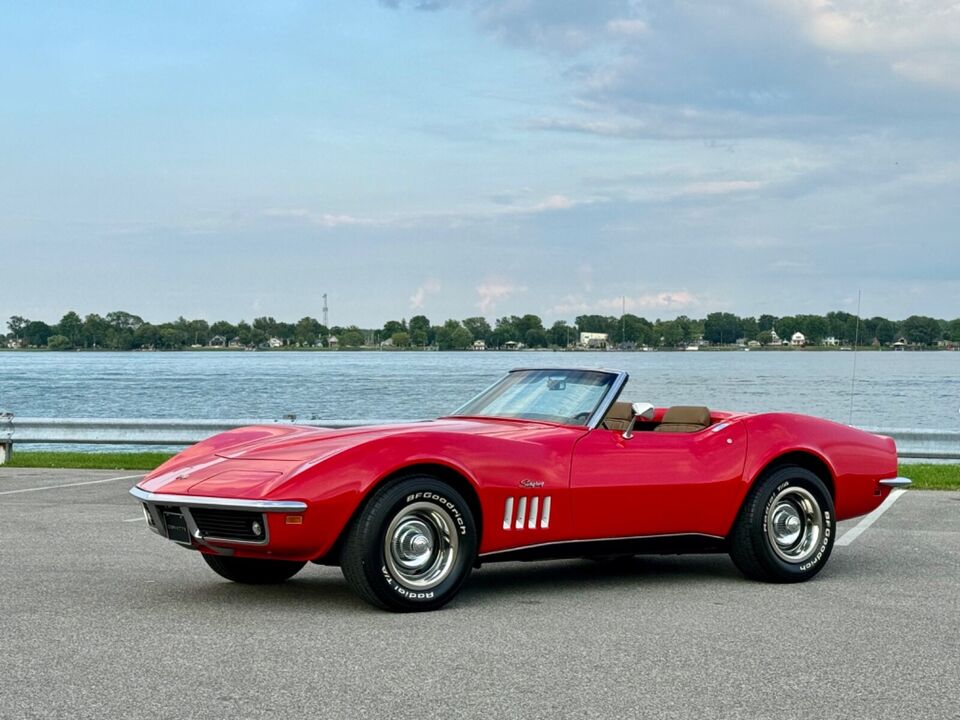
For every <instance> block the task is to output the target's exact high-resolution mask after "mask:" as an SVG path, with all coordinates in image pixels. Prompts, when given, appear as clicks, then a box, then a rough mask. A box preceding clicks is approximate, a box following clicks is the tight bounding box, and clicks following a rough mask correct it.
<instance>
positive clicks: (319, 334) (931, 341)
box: [6, 311, 960, 350]
mask: <svg viewBox="0 0 960 720" xmlns="http://www.w3.org/2000/svg"><path fill="white" fill-rule="evenodd" d="M7 328H8V330H9V331H10V332H9V334H8V335H7V336H6V340H7V345H8V346H11V347H32V348H49V349H51V350H71V349H75V348H88V349H89V348H102V349H107V350H182V349H186V348H190V347H206V346H211V345H222V346H231V347H244V348H251V347H261V346H264V345H266V344H267V343H269V342H270V341H271V340H272V341H273V344H274V345H276V344H279V345H282V346H285V347H301V348H305V347H332V346H334V345H335V346H337V347H364V346H380V345H382V344H387V345H390V346H393V347H397V348H409V347H420V348H425V347H431V348H438V349H440V350H462V349H467V348H470V347H472V346H473V344H474V342H475V341H477V340H482V341H483V343H484V344H485V345H486V347H488V348H503V347H512V346H516V344H521V345H523V346H524V347H530V348H550V347H556V348H565V347H570V346H572V345H575V344H576V343H577V341H578V340H579V337H580V333H581V332H592V333H606V334H607V335H608V337H609V344H610V345H611V346H619V345H623V346H626V347H633V346H649V347H659V348H672V347H682V346H684V345H688V344H690V343H696V342H700V341H705V342H708V343H710V344H712V345H721V346H722V345H732V344H734V343H736V342H738V341H744V340H746V341H750V340H755V341H757V342H759V343H761V344H763V345H767V344H771V343H772V342H774V341H775V339H776V338H781V339H784V340H789V339H790V338H791V337H792V336H793V334H794V333H796V332H801V333H803V334H804V336H805V337H806V339H807V342H808V344H821V343H822V342H823V341H825V340H826V339H827V338H833V339H834V340H835V341H836V342H837V343H839V344H843V345H853V344H854V343H858V344H859V345H861V346H867V345H890V344H891V343H893V342H895V341H897V340H901V339H902V340H903V341H904V342H906V343H909V344H911V345H917V346H929V345H935V344H937V343H938V342H940V341H943V340H946V341H951V342H960V318H957V319H955V320H949V321H948V320H941V319H936V318H932V317H926V316H922V315H911V316H910V317H908V318H906V319H904V320H899V321H898V320H889V319H887V318H883V317H872V318H861V319H860V320H859V322H858V320H857V317H856V316H855V315H852V314H850V313H847V312H842V311H836V312H829V313H827V314H826V315H791V316H786V317H777V316H775V315H760V316H759V317H740V316H738V315H734V314H733V313H726V312H715V313H710V314H709V315H707V316H706V317H705V318H699V319H695V318H689V317H687V316H685V315H681V316H680V317H678V318H676V319H674V320H659V319H657V320H653V321H651V320H648V319H646V318H643V317H639V316H637V315H633V314H630V313H627V314H624V315H622V316H620V317H614V316H605V315H580V316H578V317H577V318H576V319H575V320H574V321H573V323H568V322H567V321H566V320H558V321H556V322H555V323H553V324H552V325H551V326H550V327H546V326H544V324H543V321H542V320H541V319H540V317H539V316H537V315H532V314H528V315H523V316H518V315H509V316H504V317H501V318H499V319H497V320H496V321H495V322H494V323H493V324H491V323H490V322H489V321H488V320H487V319H486V318H484V317H469V318H465V319H463V320H454V319H451V320H447V321H446V322H444V323H443V324H442V325H434V324H432V323H431V322H430V320H429V319H428V318H427V317H426V316H424V315H416V316H414V317H412V318H410V319H409V320H406V319H401V320H388V321H387V322H386V323H384V325H383V327H382V328H372V329H371V328H367V329H362V328H359V327H357V326H355V325H351V326H348V327H340V326H333V327H330V328H328V327H326V326H324V325H323V324H322V323H320V322H319V321H318V320H317V319H316V318H312V317H309V316H308V317H303V318H301V319H300V320H298V321H297V322H295V323H287V322H280V321H277V320H275V319H274V318H272V317H259V318H255V319H254V320H253V322H250V323H248V322H246V321H244V320H241V321H240V322H239V323H236V324H234V323H230V322H228V321H226V320H218V321H216V322H214V323H209V322H207V321H206V320H187V319H186V318H183V317H180V318H178V319H177V320H175V321H173V322H166V323H160V324H154V323H149V322H146V321H144V320H143V318H141V317H140V316H138V315H133V314H131V313H128V312H123V311H115V312H110V313H107V314H106V315H105V316H101V315H98V314H95V313H94V314H89V315H86V316H85V317H82V318H81V317H80V315H79V314H78V313H76V312H74V311H70V312H68V313H67V314H65V315H64V316H63V317H62V318H61V319H60V322H58V323H56V324H53V325H49V324H47V323H45V322H43V321H41V320H29V319H27V318H25V317H21V316H18V315H15V316H13V317H11V318H10V320H9V321H8V322H7Z"/></svg>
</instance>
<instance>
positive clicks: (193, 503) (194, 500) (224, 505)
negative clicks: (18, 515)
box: [130, 481, 909, 513]
mask: <svg viewBox="0 0 960 720" xmlns="http://www.w3.org/2000/svg"><path fill="white" fill-rule="evenodd" d="M908 482H909V481H908ZM130 494H131V495H133V496H134V497H135V498H136V499H137V500H139V501H140V502H145V503H160V504H161V505H180V506H186V507H208V508H221V509H223V510H259V511H260V512H289V513H298V512H304V511H305V510H306V509H307V504H306V503H305V502H300V501H299V500H242V499H240V498H220V497H208V496H205V495H168V494H167V493H152V492H147V491H146V490H141V489H140V488H138V487H134V488H131V489H130Z"/></svg>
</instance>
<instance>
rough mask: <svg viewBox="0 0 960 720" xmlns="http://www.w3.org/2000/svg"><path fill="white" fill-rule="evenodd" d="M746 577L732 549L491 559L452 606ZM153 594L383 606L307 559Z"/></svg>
mask: <svg viewBox="0 0 960 720" xmlns="http://www.w3.org/2000/svg"><path fill="white" fill-rule="evenodd" d="M716 582H719V583H740V582H745V581H744V579H743V576H742V575H740V573H739V572H738V571H737V569H736V568H735V567H734V565H733V564H732V563H731V562H730V560H729V558H728V557H727V556H726V555H685V556H682V557H679V556H637V557H618V558H604V559H600V560H593V559H574V560H553V561H542V562H510V563H491V564H489V565H486V566H484V567H483V568H482V569H480V570H475V571H474V572H473V573H472V575H471V577H470V579H469V580H468V581H467V583H466V585H465V586H464V587H463V589H462V590H461V592H460V595H459V596H458V597H457V598H455V599H454V600H453V603H452V604H451V607H459V608H461V609H465V608H467V607H470V606H475V605H477V604H484V603H486V602H488V601H492V600H494V599H495V598H496V597H498V596H500V597H506V598H509V597H512V596H514V595H516V594H523V595H524V596H526V597H529V596H530V594H531V593H534V594H540V595H542V598H543V600H547V599H549V598H550V597H553V596H555V593H556V591H557V590H562V591H564V592H567V591H569V590H570V589H572V588H576V589H579V590H582V591H589V592H598V591H599V592H603V591H607V590H622V589H628V588H631V587H636V588H637V589H641V588H643V589H648V590H649V589H651V588H654V587H668V586H669V587H670V588H676V587H677V586H682V585H687V584H690V585H693V584H703V583H716ZM149 596H150V598H151V600H152V601H154V602H160V603H163V604H164V605H165V606H167V607H170V606H171V605H185V604H189V606H190V607H191V608H192V610H194V611H196V610H198V609H200V610H202V609H203V608H209V609H215V610H217V611H226V612H230V611H243V612H249V611H257V612H260V611H262V612H267V611H269V612H270V613H271V614H272V615H273V616H276V614H277V613H278V612H279V613H283V612H286V611H289V612H290V613H297V612H302V611H304V610H309V611H317V610H328V611H334V612H347V613H364V612H375V613H379V612H382V611H381V610H378V609H376V608H373V607H372V606H370V605H367V604H366V603H365V602H363V601H362V600H361V599H360V598H358V597H357V596H356V595H355V594H354V593H353V591H352V590H351V589H350V587H349V586H348V585H347V583H346V581H345V580H344V579H343V576H342V575H341V574H340V571H339V569H337V568H316V567H312V566H307V567H306V568H304V570H302V571H301V572H300V573H299V574H298V575H297V576H296V577H294V578H293V579H291V580H288V581H287V582H285V583H282V584H280V585H240V584H237V583H232V582H229V581H226V580H221V579H219V578H216V577H207V576H206V574H205V573H204V575H196V576H195V575H192V574H191V575H190V576H184V577H182V578H181V580H180V582H177V583H166V584H163V585H158V586H154V585H151V586H150V589H149Z"/></svg>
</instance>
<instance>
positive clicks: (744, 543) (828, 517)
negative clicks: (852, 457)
mask: <svg viewBox="0 0 960 720" xmlns="http://www.w3.org/2000/svg"><path fill="white" fill-rule="evenodd" d="M836 531H837V523H836V517H835V513H834V509H833V497H832V496H831V494H830V491H829V490H828V489H827V486H826V485H825V484H824V481H823V480H822V479H821V478H820V477H819V476H818V475H817V474H816V473H814V472H812V471H811V470H809V469H807V468H804V467H799V466H796V465H781V466H779V467H775V468H773V469H771V470H768V471H767V472H765V473H764V474H763V475H761V476H760V477H759V478H758V479H757V480H756V482H755V483H754V485H753V487H752V488H751V490H750V492H749V493H748V494H747V497H746V499H745V500H744V501H743V505H742V506H741V508H740V513H739V515H738V516H737V520H736V522H735V523H734V527H733V530H732V532H731V534H730V536H729V538H728V540H729V544H730V557H731V558H732V559H733V562H734V563H735V564H736V566H737V567H738V568H740V571H741V572H742V573H743V574H744V575H746V576H747V577H750V578H753V579H756V580H764V581H767V582H800V581H803V580H809V579H810V578H812V577H813V576H814V575H816V574H817V573H818V572H820V570H821V569H822V568H823V566H824V564H826V562H827V559H828V558H829V557H830V553H831V551H832V550H833V542H834V538H835V536H836Z"/></svg>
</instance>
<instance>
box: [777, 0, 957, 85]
mask: <svg viewBox="0 0 960 720" xmlns="http://www.w3.org/2000/svg"><path fill="white" fill-rule="evenodd" d="M781 4H782V5H784V6H785V7H786V8H788V9H790V10H792V11H794V12H799V13H800V15H801V18H802V22H803V25H804V26H805V28H806V32H807V35H808V36H809V37H810V38H811V39H812V41H813V42H814V43H816V44H817V45H819V46H820V47H823V48H826V49H829V50H833V51H837V52H843V53H850V54H868V55H875V56H877V57H881V58H884V59H885V60H886V62H887V63H888V64H889V67H890V68H891V69H892V70H893V72H895V73H897V74H898V75H900V76H901V77H904V78H907V79H908V80H912V81H915V82H920V83H924V84H928V85H938V86H941V87H946V88H951V89H954V90H960V81H958V80H957V71H958V69H960V43H958V41H957V39H958V38H960V4H958V3H956V2H943V0H913V1H912V2H904V1H903V0H806V2H804V3H799V4H798V3H796V2H795V1H793V0H781Z"/></svg>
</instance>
